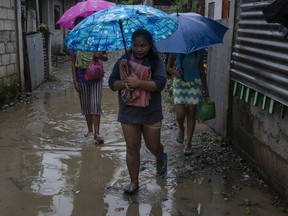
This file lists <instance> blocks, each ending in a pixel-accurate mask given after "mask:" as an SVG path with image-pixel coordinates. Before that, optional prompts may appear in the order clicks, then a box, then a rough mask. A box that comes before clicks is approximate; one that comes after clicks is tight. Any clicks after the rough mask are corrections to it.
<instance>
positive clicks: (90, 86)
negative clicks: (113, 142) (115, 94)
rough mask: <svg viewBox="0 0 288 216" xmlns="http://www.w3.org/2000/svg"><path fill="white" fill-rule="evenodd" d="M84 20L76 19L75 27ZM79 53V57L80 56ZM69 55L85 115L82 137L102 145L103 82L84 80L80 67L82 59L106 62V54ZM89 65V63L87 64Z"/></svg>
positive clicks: (75, 84)
mask: <svg viewBox="0 0 288 216" xmlns="http://www.w3.org/2000/svg"><path fill="white" fill-rule="evenodd" d="M83 19H84V18H83V17H78V18H77V19H76V20H75V25H77V24H78V23H79V22H81V21H82V20H83ZM80 53H81V55H80ZM69 54H70V55H71V63H72V64H71V65H72V78H73V84H74V88H75V90H76V91H77V92H78V93H79V99H80V106H81V112H82V114H83V115H85V120H86V124H87V128H88V131H87V133H86V134H85V135H84V136H85V137H87V138H93V139H94V141H95V144H103V143H104V139H103V138H102V137H101V136H100V118H101V114H102V109H101V101H102V88H103V80H102V79H100V80H86V79H85V67H83V66H80V64H81V61H82V62H83V61H84V59H82V58H89V57H91V58H90V61H91V60H92V58H97V59H100V60H102V61H108V55H107V53H106V52H94V53H92V52H80V51H75V50H69ZM88 63H89V62H88Z"/></svg>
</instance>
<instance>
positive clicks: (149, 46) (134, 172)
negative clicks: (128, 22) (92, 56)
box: [109, 29, 168, 193]
mask: <svg viewBox="0 0 288 216" xmlns="http://www.w3.org/2000/svg"><path fill="white" fill-rule="evenodd" d="M126 59H129V61H130V62H132V63H133V64H134V63H137V64H140V65H143V66H149V67H150V69H151V79H149V80H142V79H139V78H138V77H139V76H137V75H135V74H136V73H134V72H132V73H131V74H130V75H128V76H127V77H126V78H125V79H123V76H122V79H121V62H123V60H124V61H125V60H126ZM126 63H127V61H126ZM132 63H131V64H132ZM128 67H129V64H128ZM130 68H132V67H131V65H130ZM139 68H141V66H140V67H139ZM132 69H133V68H132ZM139 70H140V69H139ZM132 71H133V70H132ZM137 73H141V72H140V71H137ZM166 81H167V74H166V69H165V65H164V63H163V61H162V59H161V57H160V56H159V55H158V52H157V50H156V49H155V47H154V42H153V38H152V36H151V34H150V32H149V31H147V30H143V29H138V30H136V31H135V32H134V33H133V35H132V48H131V50H130V51H129V52H128V53H127V54H125V55H123V56H122V57H121V58H120V59H119V60H118V61H117V62H116V63H115V65H114V67H113V70H112V73H111V75H110V77H109V87H110V88H111V89H112V90H113V91H118V102H119V112H118V118H117V120H118V121H119V122H120V123H121V125H122V130H123V135H124V138H125V141H126V150H127V152H126V163H127V167H128V171H129V175H130V180H131V182H130V183H129V184H127V185H126V186H125V187H124V192H126V193H134V192H136V191H137V190H138V188H139V181H138V177H139V169H140V149H141V136H142V135H143V138H144V141H145V145H146V147H147V148H148V149H149V150H150V152H151V153H152V154H153V155H154V156H155V157H156V165H157V168H156V170H157V174H156V177H157V178H165V176H166V174H167V160H168V159H167V154H166V153H164V148H163V146H162V144H161V141H160V135H161V126H162V119H163V113H162V97H161V91H162V90H163V89H164V87H165V84H166ZM127 90H128V91H129V90H130V91H133V90H142V91H145V92H146V93H147V94H149V97H150V100H149V101H148V102H149V103H148V104H147V106H145V107H139V106H135V105H129V103H127V102H125V101H124V99H123V97H122V96H123V91H127Z"/></svg>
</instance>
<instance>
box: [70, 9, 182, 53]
mask: <svg viewBox="0 0 288 216" xmlns="http://www.w3.org/2000/svg"><path fill="white" fill-rule="evenodd" d="M177 27H178V21H177V20H175V19H173V18H172V17H170V16H169V15H168V14H166V13H165V12H163V11H161V10H158V9H156V8H153V7H150V6H147V5H116V6H112V7H109V8H107V9H105V10H101V11H98V12H95V13H94V14H92V15H90V16H89V17H87V18H85V19H84V20H82V21H81V22H80V23H79V24H78V25H76V26H75V27H74V28H73V29H72V31H71V32H70V33H69V34H68V35H67V37H66V38H65V41H64V44H65V45H66V46H67V48H69V49H73V50H82V51H108V50H120V49H125V51H126V48H128V47H131V46H132V44H131V36H132V33H133V32H134V31H135V30H137V29H146V30H148V31H149V32H150V33H151V34H152V37H153V39H154V42H156V41H160V40H163V39H166V38H167V37H169V36H170V35H171V34H172V33H173V32H174V31H176V29H177Z"/></svg>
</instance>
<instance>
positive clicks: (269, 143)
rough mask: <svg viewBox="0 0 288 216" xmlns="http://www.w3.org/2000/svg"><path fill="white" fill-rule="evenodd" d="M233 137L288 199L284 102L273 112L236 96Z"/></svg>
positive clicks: (230, 126) (233, 101) (232, 122)
mask: <svg viewBox="0 0 288 216" xmlns="http://www.w3.org/2000/svg"><path fill="white" fill-rule="evenodd" d="M232 105H233V106H232V118H231V119H230V125H229V128H230V130H231V131H230V133H229V134H230V137H231V139H232V141H233V145H234V146H235V147H236V148H237V149H238V150H239V152H240V153H241V154H242V156H244V157H245V158H246V159H247V160H249V161H250V162H252V164H253V165H254V168H255V169H256V170H258V171H259V173H260V174H261V175H262V177H264V179H265V180H266V182H267V183H268V184H270V185H271V186H272V187H273V188H274V189H275V190H276V191H277V192H278V194H280V195H282V196H283V198H284V199H286V201H287V200H288V172H287V170H288V127H287V125H288V116H287V113H286V116H285V118H281V117H280V113H281V109H280V106H276V109H275V112H274V113H273V114H269V112H268V111H267V109H266V110H262V108H261V106H253V104H252V102H250V103H246V102H245V101H244V100H240V99H239V96H235V97H233V100H232Z"/></svg>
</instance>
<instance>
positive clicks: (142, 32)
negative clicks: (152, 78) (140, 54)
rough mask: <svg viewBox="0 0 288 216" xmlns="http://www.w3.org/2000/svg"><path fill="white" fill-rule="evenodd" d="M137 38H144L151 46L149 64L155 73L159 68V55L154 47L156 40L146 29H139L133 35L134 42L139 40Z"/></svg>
mask: <svg viewBox="0 0 288 216" xmlns="http://www.w3.org/2000/svg"><path fill="white" fill-rule="evenodd" d="M137 37H143V38H144V39H145V40H146V41H147V42H148V43H149V44H150V45H151V49H150V51H149V53H148V55H147V57H148V59H149V62H150V64H151V65H150V67H151V70H152V71H154V70H155V69H156V68H157V67H158V63H159V54H158V52H157V50H156V48H155V46H154V40H153V37H152V35H151V33H150V32H149V31H147V30H146V29H137V30H136V31H134V32H133V34H132V41H133V40H134V39H135V38H137Z"/></svg>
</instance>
